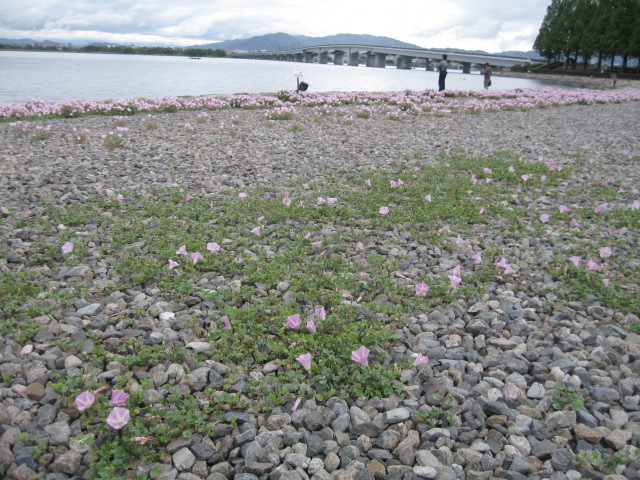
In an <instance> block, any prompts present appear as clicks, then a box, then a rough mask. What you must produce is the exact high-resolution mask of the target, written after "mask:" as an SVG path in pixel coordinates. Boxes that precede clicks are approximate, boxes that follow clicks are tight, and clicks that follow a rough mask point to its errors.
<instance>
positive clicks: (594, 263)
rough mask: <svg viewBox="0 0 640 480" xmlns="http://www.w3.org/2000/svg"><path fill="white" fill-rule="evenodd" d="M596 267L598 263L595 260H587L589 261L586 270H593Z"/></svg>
mask: <svg viewBox="0 0 640 480" xmlns="http://www.w3.org/2000/svg"><path fill="white" fill-rule="evenodd" d="M597 269H598V264H597V263H596V262H594V261H593V260H589V263H588V264H587V270H589V271H593V270H597Z"/></svg>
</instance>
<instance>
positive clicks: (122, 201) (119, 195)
mask: <svg viewBox="0 0 640 480" xmlns="http://www.w3.org/2000/svg"><path fill="white" fill-rule="evenodd" d="M116 198H117V199H118V201H119V202H120V203H124V197H123V196H122V194H121V193H119V194H118V195H117V196H116Z"/></svg>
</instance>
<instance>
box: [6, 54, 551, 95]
mask: <svg viewBox="0 0 640 480" xmlns="http://www.w3.org/2000/svg"><path fill="white" fill-rule="evenodd" d="M294 67H299V68H302V71H303V77H302V80H304V81H305V82H306V83H308V84H309V85H310V87H309V91H313V92H355V91H366V92H389V91H402V90H425V89H436V88H437V85H438V74H437V73H436V72H432V71H425V70H424V69H423V68H421V69H418V70H396V69H395V68H393V67H387V68H370V67H365V66H363V65H361V66H359V67H351V66H346V65H332V64H328V65H319V64H306V63H289V62H277V61H268V60H243V59H233V58H202V59H200V60H191V59H188V58H186V57H163V56H152V55H149V56H144V55H105V54H91V53H56V52H6V51H3V52H0V70H1V71H2V77H3V79H2V82H1V84H0V103H25V102H27V101H28V100H31V99H33V98H39V99H41V100H44V101H46V102H56V101H59V100H63V99H66V98H84V99H89V100H107V99H116V98H136V97H146V98H159V97H169V96H197V95H216V94H232V93H268V92H278V91H280V90H293V89H295V87H296V78H295V76H294V70H293V69H294ZM546 86H553V87H555V88H557V87H558V86H557V85H556V84H549V83H545V82H541V81H538V80H529V79H523V78H510V77H501V76H500V75H494V77H493V85H492V87H491V89H492V90H510V89H514V88H541V87H546ZM447 89H452V90H480V89H482V76H481V75H479V74H478V73H476V72H474V73H472V74H462V73H458V72H456V71H451V70H450V73H449V75H448V76H447Z"/></svg>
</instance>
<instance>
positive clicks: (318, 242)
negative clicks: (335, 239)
mask: <svg viewBox="0 0 640 480" xmlns="http://www.w3.org/2000/svg"><path fill="white" fill-rule="evenodd" d="M311 246H312V247H316V248H320V247H322V240H319V241H317V242H311Z"/></svg>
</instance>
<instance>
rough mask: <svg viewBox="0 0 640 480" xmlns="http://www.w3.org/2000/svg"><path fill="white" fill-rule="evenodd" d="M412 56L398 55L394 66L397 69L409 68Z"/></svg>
mask: <svg viewBox="0 0 640 480" xmlns="http://www.w3.org/2000/svg"><path fill="white" fill-rule="evenodd" d="M412 60H413V57H405V56H404V55H398V57H397V60H396V68H397V69H399V70H411V61H412Z"/></svg>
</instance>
